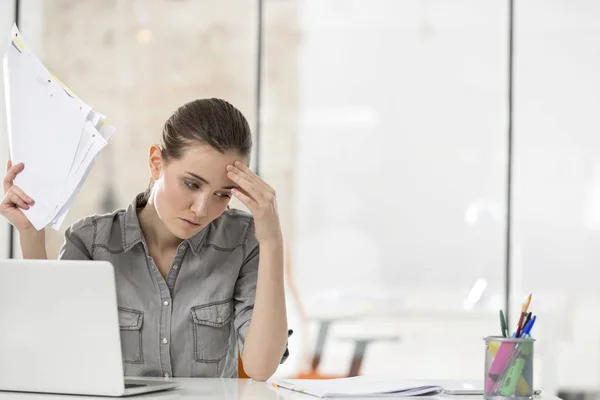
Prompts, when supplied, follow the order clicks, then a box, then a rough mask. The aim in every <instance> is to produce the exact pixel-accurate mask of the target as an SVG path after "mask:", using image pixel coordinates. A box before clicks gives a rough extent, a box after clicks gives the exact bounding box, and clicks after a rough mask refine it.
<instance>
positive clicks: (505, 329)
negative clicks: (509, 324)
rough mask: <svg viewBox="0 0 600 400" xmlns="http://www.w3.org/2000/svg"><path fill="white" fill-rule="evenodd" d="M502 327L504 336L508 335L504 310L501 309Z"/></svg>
mask: <svg viewBox="0 0 600 400" xmlns="http://www.w3.org/2000/svg"><path fill="white" fill-rule="evenodd" d="M500 329H502V337H506V335H508V329H507V328H506V319H504V312H503V311H502V310H500Z"/></svg>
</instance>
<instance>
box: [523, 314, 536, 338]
mask: <svg viewBox="0 0 600 400" xmlns="http://www.w3.org/2000/svg"><path fill="white" fill-rule="evenodd" d="M535 319H536V316H535V315H534V316H533V318H531V321H529V324H528V325H527V326H526V327H525V328H524V329H523V333H522V334H523V336H525V335H528V336H529V335H530V333H531V329H532V328H533V324H535Z"/></svg>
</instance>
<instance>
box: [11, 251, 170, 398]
mask: <svg viewBox="0 0 600 400" xmlns="http://www.w3.org/2000/svg"><path fill="white" fill-rule="evenodd" d="M123 375H124V374H123V364H122V357H121V337H120V332H119V319H118V310H117V292H116V285H115V275H114V270H113V266H112V264H110V263H109V262H106V261H62V260H0V390H4V391H19V392H42V393H58V394H79V395H96V396H113V397H121V396H129V395H135V394H141V393H148V392H156V391H161V390H167V389H173V388H175V387H177V383H176V382H173V381H170V380H168V379H164V378H157V380H146V379H140V380H135V379H128V378H127V379H126V378H125V377H124V376H123Z"/></svg>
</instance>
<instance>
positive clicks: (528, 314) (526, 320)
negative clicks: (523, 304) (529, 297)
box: [523, 311, 532, 326]
mask: <svg viewBox="0 0 600 400" xmlns="http://www.w3.org/2000/svg"><path fill="white" fill-rule="evenodd" d="M531 315H532V313H531V311H529V312H528V313H527V317H525V321H524V322H523V326H527V323H528V322H529V321H530V320H531Z"/></svg>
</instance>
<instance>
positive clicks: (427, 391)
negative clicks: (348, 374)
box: [269, 376, 443, 397]
mask: <svg viewBox="0 0 600 400" xmlns="http://www.w3.org/2000/svg"><path fill="white" fill-rule="evenodd" d="M269 382H270V383H271V384H273V386H276V387H281V388H284V389H289V390H293V391H296V392H302V393H306V394H310V395H313V396H317V397H405V396H432V395H436V394H440V393H442V391H443V388H442V387H441V386H434V385H428V384H423V383H420V382H415V381H407V380H402V379H396V378H390V377H373V376H356V377H352V378H341V379H317V380H313V379H272V380H269Z"/></svg>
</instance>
